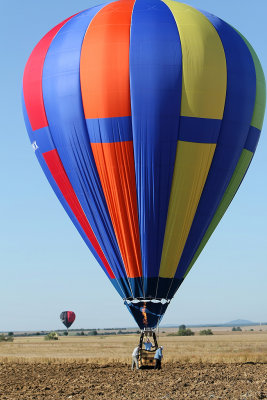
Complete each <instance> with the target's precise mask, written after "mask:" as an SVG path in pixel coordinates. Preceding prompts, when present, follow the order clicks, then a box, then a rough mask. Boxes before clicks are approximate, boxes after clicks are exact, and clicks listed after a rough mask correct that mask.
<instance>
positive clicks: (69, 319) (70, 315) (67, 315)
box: [60, 311, 76, 329]
mask: <svg viewBox="0 0 267 400" xmlns="http://www.w3.org/2000/svg"><path fill="white" fill-rule="evenodd" d="M75 318H76V315H75V313H74V312H73V311H62V313H61V314H60V319H61V321H62V323H63V324H64V325H65V327H66V328H67V329H69V327H70V326H71V325H72V324H73V322H74V321H75Z"/></svg>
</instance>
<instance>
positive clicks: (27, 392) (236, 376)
mask: <svg viewBox="0 0 267 400" xmlns="http://www.w3.org/2000/svg"><path fill="white" fill-rule="evenodd" d="M0 399H1V400H17V399H18V400H19V399H20V400H33V399H36V400H41V399H45V400H52V399H56V400H61V399H62V400H63V399H64V400H66V399H73V400H96V399H102V400H113V399H114V400H115V399H116V400H132V399H133V400H134V399H138V400H148V399H154V400H161V399H162V400H163V399H164V400H172V399H181V400H182V399H190V400H193V399H198V400H200V399H203V400H209V399H213V400H219V399H229V400H236V399H240V400H241V399H242V400H245V399H253V400H255V399H267V364H263V363H262V364H261V363H243V364H241V363H235V364H223V363H218V364H208V363H179V362H173V363H171V362H169V363H168V362H166V363H165V364H163V369H162V370H161V371H154V370H140V371H131V369H130V366H129V364H126V363H107V364H102V365H99V364H98V365H97V364H92V363H88V362H84V361H72V362H70V363H67V362H60V361H55V362H14V361H10V362H9V361H7V362H1V363H0Z"/></svg>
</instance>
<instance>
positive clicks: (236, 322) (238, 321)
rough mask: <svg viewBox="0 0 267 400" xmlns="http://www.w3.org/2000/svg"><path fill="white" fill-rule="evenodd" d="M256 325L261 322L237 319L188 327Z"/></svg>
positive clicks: (169, 326)
mask: <svg viewBox="0 0 267 400" xmlns="http://www.w3.org/2000/svg"><path fill="white" fill-rule="evenodd" d="M265 324H266V322H262V325H265ZM179 325H181V324H179ZM179 325H172V324H166V325H161V326H160V327H161V328H177V327H178V326H179ZM255 325H260V322H252V321H248V320H247V319H235V320H234V321H230V322H225V323H221V324H220V323H219V324H214V323H212V324H195V325H194V324H187V325H186V326H187V327H188V328H201V327H203V328H206V327H227V326H229V327H231V326H255Z"/></svg>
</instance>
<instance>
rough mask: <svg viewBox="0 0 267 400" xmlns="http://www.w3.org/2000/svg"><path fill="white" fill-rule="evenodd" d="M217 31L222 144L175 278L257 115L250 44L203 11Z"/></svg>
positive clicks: (206, 223) (217, 199)
mask: <svg viewBox="0 0 267 400" xmlns="http://www.w3.org/2000/svg"><path fill="white" fill-rule="evenodd" d="M203 14H204V15H205V16H206V17H207V18H208V19H209V20H210V22H211V23H212V24H213V26H214V27H215V29H216V30H217V32H218V34H219V36H220V38H221V41H222V44H223V47H224V51H225V56H226V63H227V93H226V102H225V110H224V116H223V120H222V125H221V130H220V134H219V138H218V143H217V146H216V150H215V153H214V157H213V160H212V164H211V167H210V171H209V174H208V178H207V181H206V184H205V187H204V190H203V193H202V196H201V199H200V202H199V205H198V209H197V212H196V215H195V218H194V221H193V224H192V227H191V230H190V233H189V235H188V238H187V242H186V245H185V248H184V251H183V254H182V257H181V260H180V263H179V265H178V268H177V271H176V274H175V277H176V278H180V279H181V278H183V276H184V274H185V272H186V270H187V267H188V265H189V264H190V262H191V260H192V258H193V256H194V254H195V252H196V250H197V248H198V246H199V244H200V242H201V240H202V238H203V236H204V234H205V232H206V230H207V228H208V226H209V224H210V222H211V221H212V218H213V216H214V214H215V212H216V209H217V208H218V206H219V204H220V201H221V199H222V197H223V195H224V192H225V190H226V188H227V186H228V184H229V182H230V179H231V177H232V175H233V173H234V170H235V167H236V165H237V162H238V160H239V157H240V155H241V152H242V150H243V148H244V145H245V142H246V139H247V137H248V132H249V127H250V122H251V118H252V114H253V109H254V103H255V93H256V74H255V68H254V63H253V60H252V57H251V54H250V51H249V50H248V48H247V46H246V44H245V43H244V41H243V40H242V39H241V37H240V36H239V35H238V34H237V33H236V31H235V30H234V29H233V28H232V27H231V26H229V25H228V24H226V23H225V22H224V21H222V20H220V19H219V18H217V17H215V16H213V15H211V14H208V13H205V12H203Z"/></svg>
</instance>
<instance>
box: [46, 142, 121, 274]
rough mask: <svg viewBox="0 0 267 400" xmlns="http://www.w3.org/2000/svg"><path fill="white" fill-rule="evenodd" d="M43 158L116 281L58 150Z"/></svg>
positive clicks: (49, 152) (47, 153) (108, 271)
mask: <svg viewBox="0 0 267 400" xmlns="http://www.w3.org/2000/svg"><path fill="white" fill-rule="evenodd" d="M43 157H44V159H45V162H46V164H47V166H48V168H49V170H50V172H51V174H52V176H53V178H54V180H55V181H56V183H57V185H58V187H59V189H60V191H61V193H62V195H63V196H64V198H65V200H66V201H67V203H68V205H69V207H70V208H71V210H72V212H73V213H74V215H75V217H76V218H77V220H78V222H79V224H80V225H81V227H82V229H83V231H84V233H85V234H86V236H87V238H88V239H89V240H90V242H91V243H92V245H93V247H94V249H95V251H96V252H97V254H98V256H99V257H100V259H101V261H102V263H103V264H104V266H105V268H106V270H107V273H108V275H109V277H110V278H111V279H114V278H115V276H114V274H113V272H112V270H111V268H110V266H109V264H108V261H107V259H106V257H105V255H104V253H103V251H102V249H101V247H100V246H99V243H98V241H97V239H96V237H95V235H94V232H93V231H92V228H91V226H90V225H89V222H88V220H87V218H86V216H85V214H84V211H83V209H82V207H81V205H80V203H79V200H78V198H77V196H76V194H75V192H74V190H73V188H72V186H71V183H70V181H69V178H68V177H67V174H66V172H65V169H64V167H63V164H62V162H61V160H60V158H59V155H58V152H57V150H56V149H54V150H50V151H48V152H46V153H43Z"/></svg>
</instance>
